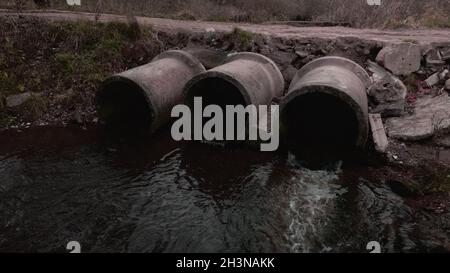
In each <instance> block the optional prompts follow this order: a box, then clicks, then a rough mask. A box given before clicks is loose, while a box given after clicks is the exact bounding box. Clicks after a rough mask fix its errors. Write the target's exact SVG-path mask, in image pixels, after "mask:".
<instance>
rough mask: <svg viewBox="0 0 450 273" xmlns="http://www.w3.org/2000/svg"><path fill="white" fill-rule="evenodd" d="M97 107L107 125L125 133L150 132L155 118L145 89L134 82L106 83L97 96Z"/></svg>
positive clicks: (140, 133)
mask: <svg viewBox="0 0 450 273" xmlns="http://www.w3.org/2000/svg"><path fill="white" fill-rule="evenodd" d="M97 109H98V113H99V116H100V118H101V119H102V120H103V121H104V122H105V123H106V125H107V127H108V128H109V129H111V130H113V131H114V132H116V133H120V134H123V135H142V134H145V133H148V131H149V130H150V126H151V123H152V120H153V114H152V110H151V107H150V105H149V104H148V102H147V98H146V95H145V93H144V91H143V90H142V89H141V88H140V87H139V86H138V85H136V84H134V83H133V82H126V81H111V82H108V83H106V84H105V85H104V86H103V88H102V90H101V91H100V93H99V95H98V97H97Z"/></svg>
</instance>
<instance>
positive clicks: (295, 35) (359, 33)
mask: <svg viewBox="0 0 450 273" xmlns="http://www.w3.org/2000/svg"><path fill="white" fill-rule="evenodd" d="M12 14H14V13H12V12H11V11H8V10H0V16H6V15H12ZM22 16H38V17H41V18H46V19H49V20H56V21H62V20H64V21H75V20H80V19H81V20H90V21H94V20H95V14H93V13H84V12H65V11H55V10H46V11H45V12H43V11H41V10H36V11H26V12H24V13H22ZM136 19H137V21H138V23H139V24H141V25H143V26H151V27H152V28H154V29H155V30H161V31H169V32H170V31H186V32H197V33H204V32H207V30H209V29H214V30H215V31H216V32H230V31H232V30H233V29H234V28H235V27H239V28H242V29H244V30H247V31H250V32H254V33H259V34H264V35H269V36H274V37H282V38H286V39H308V38H321V39H336V38H340V37H349V38H350V37H351V38H358V39H360V40H372V41H379V42H382V43H386V44H391V43H402V42H404V41H406V40H408V41H415V42H417V43H418V44H422V45H429V44H432V43H447V44H450V39H449V37H450V30H449V29H444V30H434V29H433V30H431V29H416V30H377V29H355V28H348V27H295V26H289V25H283V24H275V25H270V24H261V25H258V24H244V23H223V22H199V21H183V20H171V19H162V18H148V17H139V16H137V17H136ZM99 21H100V22H111V21H123V22H126V21H127V17H126V16H121V15H113V14H102V15H101V16H100V19H99Z"/></svg>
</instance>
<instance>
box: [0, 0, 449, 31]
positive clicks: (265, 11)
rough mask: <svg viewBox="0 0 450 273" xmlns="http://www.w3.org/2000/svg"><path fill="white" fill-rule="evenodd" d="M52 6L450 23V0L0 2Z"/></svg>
mask: <svg viewBox="0 0 450 273" xmlns="http://www.w3.org/2000/svg"><path fill="white" fill-rule="evenodd" d="M47 4H49V5H48V6H49V7H50V8H58V9H68V10H82V11H91V12H97V13H98V12H111V13H120V14H127V15H129V14H133V15H144V16H152V17H165V18H174V19H186V20H213V21H250V22H263V21H272V20H313V21H332V22H347V23H351V24H352V26H354V27H385V28H398V27H427V28H449V27H450V16H448V14H450V1H448V0H427V1H423V0H396V1H387V0H382V5H381V6H369V5H368V4H367V1H366V0H83V1H82V6H81V7H69V6H67V5H66V4H65V1H64V0H3V1H2V3H0V7H9V8H19V9H20V8H38V7H41V8H42V7H45V6H46V5H47Z"/></svg>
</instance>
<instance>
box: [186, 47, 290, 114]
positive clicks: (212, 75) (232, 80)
mask: <svg viewBox="0 0 450 273" xmlns="http://www.w3.org/2000/svg"><path fill="white" fill-rule="evenodd" d="M283 91H284V79H283V76H282V75H281V72H280V70H279V69H278V67H277V65H276V64H275V63H274V62H273V61H272V60H270V59H269V58H267V57H264V56H262V55H260V54H256V53H250V52H242V53H235V54H230V55H229V56H228V57H227V59H226V60H225V63H224V64H223V65H221V66H218V67H216V68H213V69H211V70H209V71H207V72H205V73H202V74H199V75H197V76H196V77H194V78H193V79H192V80H191V81H189V83H188V84H187V85H186V87H185V91H184V92H185V96H186V99H187V103H188V104H191V103H192V102H193V100H194V97H202V100H203V105H204V106H206V105H210V104H216V105H220V106H225V105H250V104H253V105H256V106H258V105H270V104H271V102H272V100H273V99H274V98H276V97H278V98H280V97H281V96H282V94H283Z"/></svg>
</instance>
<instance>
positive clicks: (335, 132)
mask: <svg viewBox="0 0 450 273" xmlns="http://www.w3.org/2000/svg"><path fill="white" fill-rule="evenodd" d="M363 116H364V114H363V113H362V110H361V109H359V108H358V105H357V103H356V102H354V101H353V100H352V99H351V98H350V96H348V95H347V94H345V93H344V92H342V91H340V90H338V89H336V88H335V87H331V86H317V85H313V86H305V87H303V88H301V89H300V90H296V91H293V92H291V93H290V94H289V96H288V98H287V99H286V100H284V101H283V102H282V104H281V116H280V118H281V124H282V130H283V131H285V132H286V133H285V140H286V142H287V145H288V146H289V148H290V150H291V151H292V152H293V153H294V154H295V155H297V156H298V157H299V158H300V159H303V160H305V161H307V162H308V163H309V164H311V165H317V164H322V163H327V162H330V161H335V160H341V159H345V157H346V156H348V155H350V154H351V153H352V152H353V151H355V150H356V149H357V148H359V147H360V146H361V145H363V143H365V140H364V141H362V140H361V135H363V136H364V135H366V134H367V133H365V131H367V125H366V122H365V121H364V118H363Z"/></svg>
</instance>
